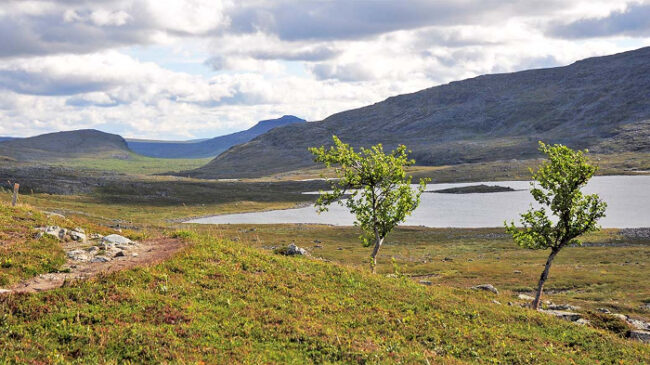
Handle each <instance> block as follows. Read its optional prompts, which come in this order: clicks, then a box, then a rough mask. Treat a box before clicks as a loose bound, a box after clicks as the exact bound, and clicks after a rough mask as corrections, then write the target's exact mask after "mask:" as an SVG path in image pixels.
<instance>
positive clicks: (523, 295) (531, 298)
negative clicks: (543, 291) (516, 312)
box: [517, 294, 535, 301]
mask: <svg viewBox="0 0 650 365" xmlns="http://www.w3.org/2000/svg"><path fill="white" fill-rule="evenodd" d="M517 298H519V299H521V300H529V301H533V300H535V298H533V297H531V296H530V295H526V294H519V295H517Z"/></svg>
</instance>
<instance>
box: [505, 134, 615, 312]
mask: <svg viewBox="0 0 650 365" xmlns="http://www.w3.org/2000/svg"><path fill="white" fill-rule="evenodd" d="M539 144H540V148H539V149H540V151H541V152H543V153H544V154H545V155H546V156H547V160H546V161H545V162H544V163H542V165H541V166H540V168H539V169H538V170H537V172H534V173H533V179H534V180H535V181H534V182H532V183H531V185H532V189H531V194H532V196H533V198H534V199H535V201H537V203H539V207H538V208H532V207H531V209H530V210H529V211H527V212H525V213H523V214H521V220H520V223H521V226H522V228H519V227H516V226H515V223H514V222H511V223H510V224H507V223H505V226H506V231H507V232H508V233H510V234H511V235H512V237H513V239H514V240H515V242H516V243H517V244H518V245H519V246H521V247H524V248H529V249H534V250H539V249H549V248H550V249H551V254H550V255H549V258H548V260H547V262H546V267H545V269H544V272H543V273H542V276H541V277H540V281H539V285H538V290H537V296H536V298H535V301H534V302H533V307H535V308H537V307H538V305H539V299H540V296H541V292H542V287H543V285H544V282H545V281H546V279H547V277H548V271H549V269H550V266H551V263H552V261H553V259H554V258H555V256H556V255H557V253H558V252H559V251H560V250H561V249H562V248H563V247H565V246H567V245H570V244H580V241H579V240H578V237H580V236H581V235H583V234H585V233H588V232H591V231H595V230H597V229H599V227H598V220H599V219H600V218H602V217H604V216H605V209H606V207H607V204H606V203H605V202H603V201H602V200H601V199H600V198H599V197H598V195H596V194H592V195H584V194H583V193H582V191H581V189H582V188H583V187H584V186H585V185H586V184H587V182H588V181H589V179H591V177H592V176H593V175H594V174H595V173H596V171H597V169H598V168H597V167H596V166H593V165H591V164H589V162H588V161H587V157H586V156H585V153H584V152H583V151H574V150H572V149H570V148H569V147H566V146H563V145H553V146H550V145H546V144H544V143H542V142H540V143H539ZM585 152H586V151H585ZM531 172H532V170H531ZM549 213H550V214H551V216H552V217H549Z"/></svg>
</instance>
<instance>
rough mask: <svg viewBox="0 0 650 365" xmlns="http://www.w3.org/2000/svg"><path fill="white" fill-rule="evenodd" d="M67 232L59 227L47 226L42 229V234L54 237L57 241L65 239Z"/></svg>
mask: <svg viewBox="0 0 650 365" xmlns="http://www.w3.org/2000/svg"><path fill="white" fill-rule="evenodd" d="M67 231H68V230H67V229H65V228H61V227H59V226H47V227H45V228H43V233H45V234H47V235H50V236H52V237H55V238H56V239H58V240H62V239H63V238H65V235H66V233H67Z"/></svg>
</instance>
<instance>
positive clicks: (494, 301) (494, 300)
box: [492, 299, 501, 305]
mask: <svg viewBox="0 0 650 365" xmlns="http://www.w3.org/2000/svg"><path fill="white" fill-rule="evenodd" d="M492 303H494V304H497V305H501V302H499V301H498V300H496V299H492Z"/></svg>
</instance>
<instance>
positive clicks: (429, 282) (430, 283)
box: [419, 280, 433, 286]
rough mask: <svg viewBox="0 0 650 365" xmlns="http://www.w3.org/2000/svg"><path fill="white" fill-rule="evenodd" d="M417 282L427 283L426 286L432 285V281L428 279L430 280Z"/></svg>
mask: <svg viewBox="0 0 650 365" xmlns="http://www.w3.org/2000/svg"><path fill="white" fill-rule="evenodd" d="M419 283H420V284H422V285H427V286H431V285H433V282H432V281H430V280H420V281H419Z"/></svg>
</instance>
